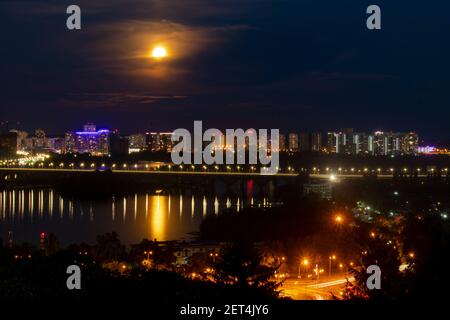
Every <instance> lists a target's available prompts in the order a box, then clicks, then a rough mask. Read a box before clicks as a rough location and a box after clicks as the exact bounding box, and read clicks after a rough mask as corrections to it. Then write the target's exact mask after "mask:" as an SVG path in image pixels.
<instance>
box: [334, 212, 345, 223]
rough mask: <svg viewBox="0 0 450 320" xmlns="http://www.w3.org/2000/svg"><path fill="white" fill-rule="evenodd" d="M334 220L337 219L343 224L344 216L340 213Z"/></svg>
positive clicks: (337, 221)
mask: <svg viewBox="0 0 450 320" xmlns="http://www.w3.org/2000/svg"><path fill="white" fill-rule="evenodd" d="M334 221H336V223H338V224H341V223H342V222H343V221H344V218H343V217H342V216H341V215H340V214H338V215H337V216H336V217H335V218H334Z"/></svg>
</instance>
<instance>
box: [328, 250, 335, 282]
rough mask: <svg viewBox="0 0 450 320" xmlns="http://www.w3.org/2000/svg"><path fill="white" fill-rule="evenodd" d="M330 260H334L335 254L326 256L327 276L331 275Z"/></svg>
mask: <svg viewBox="0 0 450 320" xmlns="http://www.w3.org/2000/svg"><path fill="white" fill-rule="evenodd" d="M331 260H336V256H335V255H334V254H333V255H332V256H329V257H328V276H329V277H331Z"/></svg>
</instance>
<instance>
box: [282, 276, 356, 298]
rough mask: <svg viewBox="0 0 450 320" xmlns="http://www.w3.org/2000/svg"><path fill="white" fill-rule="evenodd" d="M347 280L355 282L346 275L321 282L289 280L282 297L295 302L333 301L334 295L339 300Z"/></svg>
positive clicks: (285, 284)
mask: <svg viewBox="0 0 450 320" xmlns="http://www.w3.org/2000/svg"><path fill="white" fill-rule="evenodd" d="M347 278H348V280H349V281H354V278H352V277H350V276H348V275H345V274H339V275H335V276H332V277H324V278H323V279H321V280H310V279H304V280H303V279H297V278H289V279H286V280H285V281H284V283H283V286H282V288H281V289H282V295H283V296H286V297H289V298H291V299H293V300H331V299H333V295H334V296H336V297H338V298H339V297H340V296H341V292H342V291H343V289H344V288H345V284H346V283H347Z"/></svg>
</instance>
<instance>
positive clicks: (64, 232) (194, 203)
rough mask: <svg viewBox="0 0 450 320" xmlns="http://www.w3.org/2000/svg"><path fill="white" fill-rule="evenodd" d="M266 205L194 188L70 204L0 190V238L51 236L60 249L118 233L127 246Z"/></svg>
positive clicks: (50, 196)
mask: <svg viewBox="0 0 450 320" xmlns="http://www.w3.org/2000/svg"><path fill="white" fill-rule="evenodd" d="M267 202H268V199H267V198H264V197H262V198H260V199H255V198H253V197H246V199H243V198H242V197H239V196H237V195H234V196H224V195H223V194H222V195H221V194H217V195H208V196H206V195H202V194H195V193H193V192H192V191H191V190H183V191H180V192H177V193H176V194H167V193H161V194H156V195H155V194H145V193H142V194H135V195H131V196H126V197H111V198H110V199H107V200H102V201H86V200H84V201H82V200H71V199H68V198H64V197H62V196H60V195H59V194H58V192H57V191H55V190H52V189H26V190H24V189H17V190H5V191H0V237H1V238H2V239H3V241H4V242H5V241H6V239H7V238H8V232H9V231H12V232H13V239H14V242H16V243H18V242H24V241H25V242H29V243H32V244H37V243H38V237H39V233H40V232H53V233H54V234H55V235H56V236H57V238H58V240H59V241H60V243H61V244H62V245H67V244H70V243H80V242H86V243H90V244H93V243H95V237H96V236H97V235H99V234H102V233H106V232H111V231H116V232H117V233H118V234H119V236H120V239H121V240H122V241H123V242H124V243H126V244H130V243H137V242H139V241H141V240H142V239H144V238H147V239H157V240H181V239H186V240H188V239H190V238H192V235H191V234H190V233H192V232H196V231H198V230H199V226H200V222H201V220H202V218H203V217H205V216H206V215H209V214H215V215H218V214H221V213H222V212H223V210H224V209H226V208H235V209H236V210H237V211H240V210H242V208H243V207H244V206H247V205H250V204H253V205H259V204H261V205H264V204H266V203H267Z"/></svg>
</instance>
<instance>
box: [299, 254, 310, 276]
mask: <svg viewBox="0 0 450 320" xmlns="http://www.w3.org/2000/svg"><path fill="white" fill-rule="evenodd" d="M301 265H304V266H305V270H306V267H307V266H308V265H309V260H308V259H306V258H303V259H302V261H301V263H299V264H298V277H299V278H301Z"/></svg>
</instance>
